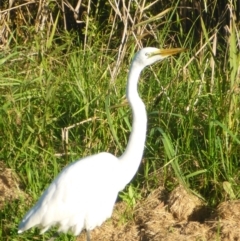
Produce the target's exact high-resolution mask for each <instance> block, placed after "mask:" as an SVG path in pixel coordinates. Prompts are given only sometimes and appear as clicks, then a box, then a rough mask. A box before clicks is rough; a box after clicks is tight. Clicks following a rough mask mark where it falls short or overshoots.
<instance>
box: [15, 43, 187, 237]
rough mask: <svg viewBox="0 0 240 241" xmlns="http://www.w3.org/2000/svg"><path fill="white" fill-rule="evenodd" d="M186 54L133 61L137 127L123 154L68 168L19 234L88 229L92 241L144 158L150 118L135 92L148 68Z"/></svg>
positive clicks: (144, 55)
mask: <svg viewBox="0 0 240 241" xmlns="http://www.w3.org/2000/svg"><path fill="white" fill-rule="evenodd" d="M183 50H184V49H182V48H176V49H165V50H164V49H157V48H152V47H147V48H143V49H141V50H140V51H139V52H138V53H137V54H136V55H135V56H134V58H133V61H132V64H131V67H130V70H129V75H128V82H127V98H128V102H129V103H130V105H131V108H132V112H133V124H132V132H131V135H130V137H129V141H128V145H127V148H126V150H125V152H124V153H123V154H122V156H120V157H115V156H114V155H112V154H110V153H107V152H102V153H99V154H95V155H92V156H88V157H85V158H82V159H80V160H78V161H76V162H74V163H71V164H69V165H68V166H67V167H65V168H64V169H63V170H62V172H61V173H59V175H58V176H57V177H56V178H55V179H54V180H53V182H52V183H51V184H50V186H49V187H48V188H47V189H46V190H45V192H44V193H43V194H42V196H41V197H40V199H39V200H38V202H37V203H36V204H35V206H34V207H32V209H30V210H29V211H28V213H27V214H26V215H25V217H24V218H23V220H22V221H21V223H20V224H19V227H18V233H22V232H24V231H26V230H28V229H30V228H32V227H35V226H37V227H39V228H40V229H41V233H44V232H45V231H47V230H48V229H49V228H50V227H52V226H55V225H56V226H58V232H64V233H65V232H68V231H71V232H72V233H73V234H74V235H75V236H77V235H79V234H80V232H81V231H82V230H83V229H85V230H86V231H87V240H88V241H89V240H90V235H89V232H90V230H92V229H94V228H95V227H97V226H100V225H101V224H102V223H103V222H104V221H105V220H106V219H107V218H109V217H110V216H111V215H112V211H113V207H114V203H115V201H116V198H117V195H118V192H119V191H121V190H122V189H123V188H124V187H125V186H126V185H127V184H128V183H129V182H130V181H131V179H132V178H133V176H134V175H135V174H136V172H137V170H138V167H139V164H140V162H141V159H142V156H143V150H144V144H145V139H146V130H147V114H146V110H145V105H144V103H143V102H142V100H141V98H140V97H139V95H138V91H137V84H138V79H139V76H140V73H141V71H142V70H143V69H144V68H145V67H146V66H148V65H151V64H153V63H155V62H157V61H160V60H163V59H164V58H166V57H168V56H171V55H173V54H176V53H179V52H182V51H183Z"/></svg>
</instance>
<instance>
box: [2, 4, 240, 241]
mask: <svg viewBox="0 0 240 241" xmlns="http://www.w3.org/2000/svg"><path fill="white" fill-rule="evenodd" d="M19 2H21V1H19ZM63 2H64V1H63ZM119 2H120V3H119V5H115V1H110V0H109V1H93V2H92V3H91V4H88V3H90V1H83V3H82V8H80V13H81V14H79V15H78V16H77V20H78V21H79V22H80V23H78V24H77V23H76V21H75V20H74V19H72V20H71V16H73V14H72V12H71V8H70V7H69V6H68V7H67V5H65V10H66V12H67V13H66V15H63V13H62V12H61V11H60V9H61V7H60V6H58V4H57V3H55V2H50V3H49V4H47V5H46V6H45V7H46V8H45V10H46V9H47V11H46V12H45V15H44V14H43V11H42V10H43V9H44V6H41V7H42V8H41V7H40V8H36V6H37V5H38V4H39V3H38V2H34V3H33V5H31V4H30V3H29V4H28V5H24V6H22V7H17V8H15V9H13V10H11V8H10V9H7V8H8V2H7V1H3V3H2V7H5V9H7V11H4V10H2V11H0V16H1V17H2V18H0V20H1V19H3V20H4V21H2V22H1V27H2V28H1V29H2V30H3V29H4V31H5V32H4V34H3V35H1V40H0V41H1V44H2V45H1V46H2V47H1V52H0V56H1V57H0V150H1V151H0V160H2V161H3V162H4V163H5V164H6V165H7V166H8V167H10V168H12V169H13V170H14V171H15V173H16V174H17V175H18V176H19V178H20V179H21V182H22V184H23V185H22V188H23V190H25V192H26V193H27V194H28V195H29V197H31V198H30V200H29V201H28V202H27V203H26V200H25V199H24V198H22V199H21V200H17V201H13V202H6V203H5V206H4V207H3V208H2V210H1V211H0V217H1V220H2V221H1V224H0V225H1V228H0V237H1V239H2V240H26V239H27V238H29V239H37V238H36V237H35V236H36V234H38V231H37V230H32V231H30V232H27V233H26V234H24V235H21V236H18V235H17V224H18V223H19V221H20V219H21V218H22V217H23V215H24V213H25V212H26V211H27V210H28V209H29V207H30V206H31V205H32V204H33V203H34V202H35V201H36V200H37V199H38V197H39V195H40V194H41V193H42V191H43V190H44V189H45V188H46V187H47V186H48V185H49V183H50V182H51V181H52V179H53V178H54V177H55V176H56V175H57V173H59V171H60V170H61V169H62V168H63V167H64V166H66V165H67V164H68V163H70V162H72V161H74V160H76V159H78V158H80V157H84V156H87V155H90V154H93V153H98V152H101V151H108V152H111V153H113V154H115V155H117V156H119V155H121V153H122V151H123V150H124V149H125V147H126V144H127V141H128V136H129V133H130V132H131V112H130V109H129V107H128V105H127V103H126V101H125V86H126V77H127V71H128V68H129V64H130V61H131V59H132V57H133V55H134V53H135V52H136V51H137V49H138V48H140V47H142V46H156V47H164V48H167V47H185V48H187V49H188V51H186V52H185V53H183V54H181V55H179V56H176V57H174V58H171V59H168V60H166V61H164V62H162V63H160V64H156V65H154V66H153V67H152V68H149V69H147V70H145V71H144V73H143V74H142V77H141V82H140V84H139V92H140V93H141V96H142V98H143V100H144V102H145V104H146V107H147V111H148V116H149V124H148V133H147V143H146V150H145V154H144V159H143V163H142V166H141V167H140V171H139V173H138V174H137V175H136V177H135V179H134V180H133V182H132V183H131V184H130V185H129V186H128V187H127V188H126V190H124V191H123V192H122V193H121V195H120V196H121V198H122V199H123V200H124V201H126V202H127V203H128V204H129V206H130V207H131V206H134V205H135V203H136V201H137V200H138V199H140V198H144V197H145V196H146V195H147V194H148V193H149V192H150V191H152V190H153V189H154V188H156V187H157V186H159V185H164V186H165V187H166V188H167V189H168V190H171V189H173V188H174V187H175V186H177V185H178V184H179V183H181V184H183V185H184V186H186V187H188V188H189V189H190V190H192V191H193V192H194V193H195V194H196V195H198V196H199V197H201V198H202V199H203V200H204V201H205V202H207V203H208V205H210V206H216V205H217V204H218V203H219V202H221V201H223V200H226V199H238V198H239V196H240V188H239V184H240V173H239V156H240V151H239V150H240V149H239V144H240V134H239V133H240V124H239V118H240V110H239V106H240V95H239V93H240V55H239V48H240V37H239V32H240V22H239V16H236V15H235V10H236V9H237V7H239V6H237V1H229V2H228V5H224V8H222V9H217V10H219V11H220V10H222V12H220V13H221V14H220V15H218V18H217V19H216V18H214V16H215V14H216V8H214V6H216V5H214V2H215V3H216V2H217V1H213V3H211V4H210V5H209V6H202V8H201V7H200V6H199V8H196V9H194V10H193V9H188V8H187V6H186V5H184V6H183V4H182V3H181V1H178V2H177V3H175V5H173V6H170V5H169V6H168V5H164V4H163V2H162V1H159V2H157V3H156V4H155V5H154V1H152V5H151V4H150V3H145V1H139V2H137V1H135V2H134V3H133V2H131V1H129V3H128V1H126V2H125V1H119ZM19 4H20V3H19ZM69 4H71V2H70V3H69ZM191 4H192V6H193V5H194V2H191ZM15 6H18V2H17V1H16V2H15ZM39 6H40V5H39ZM156 6H157V7H156ZM11 7H14V6H11ZM218 7H219V6H218ZM34 9H38V10H37V11H36V10H34ZM39 9H40V10H39ZM69 9H70V10H69ZM157 9H159V10H157ZM223 9H224V11H223ZM10 10H11V11H10ZM62 10H63V9H62ZM85 10H86V11H85ZM160 10H161V11H160ZM34 11H36V12H34ZM219 11H218V13H219ZM11 14H12V15H11ZM37 14H39V15H38V17H39V16H41V17H39V18H37ZM9 16H11V17H14V19H15V21H13V20H12V21H10V19H11V18H8V17H9ZM44 16H47V18H46V20H43V19H44ZM223 19H224V21H223ZM62 133H64V134H65V135H62ZM63 137H64V138H63ZM162 174H163V175H162ZM16 213H17V215H13V214H16ZM45 237H47V235H46V236H45ZM70 237H71V236H67V235H66V236H62V239H61V240H70V239H68V238H70Z"/></svg>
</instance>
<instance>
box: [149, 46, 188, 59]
mask: <svg viewBox="0 0 240 241" xmlns="http://www.w3.org/2000/svg"><path fill="white" fill-rule="evenodd" d="M183 51H186V49H185V48H174V49H159V50H157V51H155V52H153V53H152V54H151V56H154V55H161V56H163V57H168V56H171V55H174V54H177V53H181V52H183ZM151 56H150V57H151Z"/></svg>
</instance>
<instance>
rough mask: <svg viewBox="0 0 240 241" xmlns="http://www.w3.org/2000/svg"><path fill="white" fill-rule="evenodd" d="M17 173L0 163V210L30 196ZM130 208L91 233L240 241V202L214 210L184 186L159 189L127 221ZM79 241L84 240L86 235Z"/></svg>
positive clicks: (119, 209) (120, 207)
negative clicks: (10, 202) (10, 203)
mask: <svg viewBox="0 0 240 241" xmlns="http://www.w3.org/2000/svg"><path fill="white" fill-rule="evenodd" d="M19 186H20V185H19V180H18V178H17V177H16V175H15V174H14V172H13V171H12V170H11V169H9V168H6V167H5V165H4V164H3V162H0V208H1V207H2V206H3V205H4V203H5V202H7V201H12V200H16V199H19V198H20V197H21V198H23V197H25V198H26V199H28V197H27V196H26V195H25V194H24V192H23V191H21V190H20V188H19ZM127 213H129V210H128V211H127V205H126V204H125V203H124V202H119V203H117V204H116V205H115V208H114V212H113V215H112V218H111V219H109V220H107V221H106V222H105V223H104V224H103V225H102V226H101V227H99V228H96V229H95V230H93V231H92V232H91V238H92V240H93V241H94V240H98V241H103V240H105V241H117V240H121V241H150V240H151V241H161V240H164V241H173V240H175V241H194V240H198V241H205V240H208V241H216V240H218V241H220V240H221V241H231V240H233V241H238V240H239V241H240V200H234V201H226V202H223V203H221V204H219V205H218V207H217V208H216V209H215V210H212V209H210V208H209V207H207V206H206V205H205V204H204V202H203V201H201V200H200V199H199V198H197V197H196V196H194V195H193V194H192V193H191V192H190V191H188V190H186V189H185V188H183V187H182V186H178V187H177V188H176V189H174V190H173V191H172V192H171V193H170V194H169V195H168V194H167V193H166V191H165V189H164V188H162V187H160V188H158V189H157V190H155V191H154V192H152V193H151V195H149V196H148V197H147V198H146V199H145V200H143V201H141V202H139V203H138V204H137V205H136V207H135V208H134V210H133V211H132V218H128V219H129V220H131V221H127V222H126V220H124V217H126V215H127ZM76 240H77V241H85V240H86V236H85V233H84V232H83V233H82V234H81V235H80V236H79V237H78V238H77V239H76Z"/></svg>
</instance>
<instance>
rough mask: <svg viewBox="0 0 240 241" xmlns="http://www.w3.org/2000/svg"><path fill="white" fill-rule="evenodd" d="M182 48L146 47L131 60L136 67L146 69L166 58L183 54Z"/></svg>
mask: <svg viewBox="0 0 240 241" xmlns="http://www.w3.org/2000/svg"><path fill="white" fill-rule="evenodd" d="M184 50H185V49H184V48H173V49H158V48H153V47H146V48H143V49H141V50H140V51H138V52H137V53H136V55H135V57H134V59H133V62H135V63H136V64H138V65H141V66H142V67H146V66H148V65H151V64H153V63H155V62H157V61H161V60H163V59H165V58H167V57H168V56H171V55H174V54H177V53H180V52H183V51H184Z"/></svg>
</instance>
